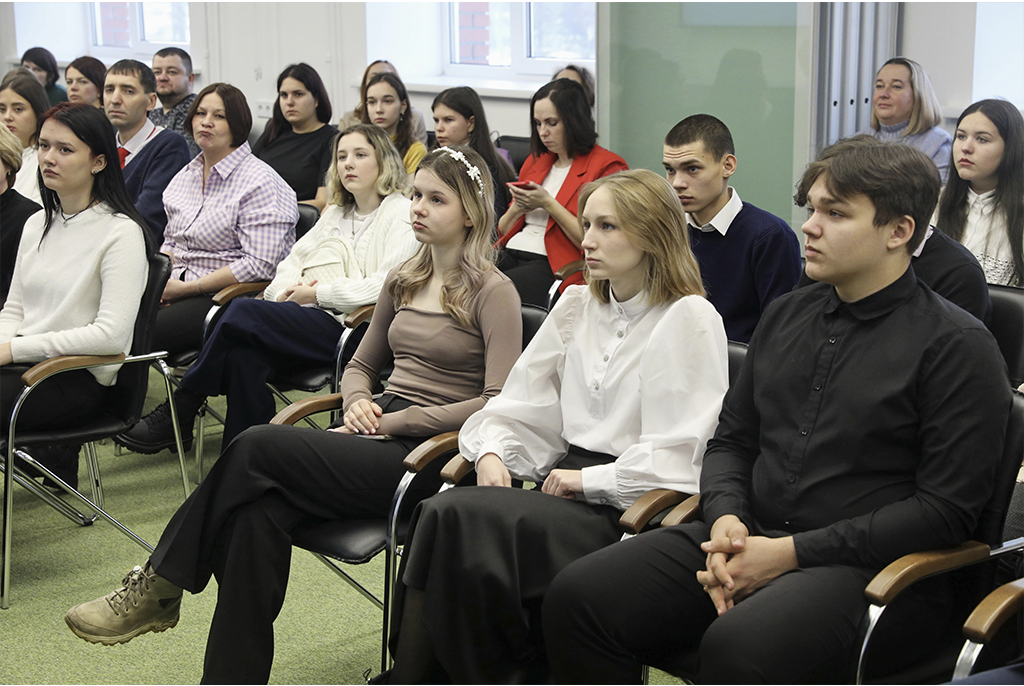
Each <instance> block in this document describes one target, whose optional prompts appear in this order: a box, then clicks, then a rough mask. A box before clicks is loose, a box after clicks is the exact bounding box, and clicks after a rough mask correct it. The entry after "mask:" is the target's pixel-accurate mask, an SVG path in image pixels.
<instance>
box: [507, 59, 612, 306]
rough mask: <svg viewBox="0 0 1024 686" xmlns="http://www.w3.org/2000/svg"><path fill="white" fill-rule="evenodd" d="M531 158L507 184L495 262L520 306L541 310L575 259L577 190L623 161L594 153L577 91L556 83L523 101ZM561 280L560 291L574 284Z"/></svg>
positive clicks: (590, 120) (593, 135) (586, 108)
mask: <svg viewBox="0 0 1024 686" xmlns="http://www.w3.org/2000/svg"><path fill="white" fill-rule="evenodd" d="M530 122H531V128H532V129H533V130H532V131H531V133H530V149H531V155H530V156H529V157H528V158H527V159H526V162H524V163H523V168H522V169H521V170H520V172H519V181H518V182H515V183H512V184H508V185H509V188H510V189H511V191H512V204H511V205H509V208H508V211H507V212H506V213H505V214H504V215H502V217H501V218H500V219H499V220H498V234H499V235H500V236H501V239H500V241H499V242H500V243H501V245H502V247H504V248H505V249H504V250H503V251H502V253H501V256H500V257H499V260H498V266H499V268H500V269H501V270H502V271H503V272H505V273H506V274H507V275H508V277H509V278H510V279H512V282H513V283H514V284H515V285H516V289H518V290H519V297H521V298H522V299H523V302H526V303H530V304H533V305H539V306H541V307H546V306H547V300H548V289H549V288H551V284H552V283H554V281H555V272H556V271H558V270H559V269H561V268H562V267H563V266H565V265H566V264H568V263H569V262H572V261H574V260H579V259H582V257H583V251H582V250H581V249H580V242H581V241H582V240H583V233H582V231H580V228H579V224H578V223H577V221H576V203H577V202H578V200H579V192H580V189H581V188H582V187H583V186H584V185H586V184H587V183H590V182H591V181H593V180H595V179H599V178H601V177H602V176H608V175H609V174H614V173H615V172H617V171H622V170H623V169H628V168H629V167H628V166H627V165H626V162H625V160H623V159H622V158H621V157H619V156H618V155H616V154H615V153H613V152H609V151H608V150H605V149H604V148H602V147H601V146H600V145H597V129H595V128H594V117H593V115H592V114H591V111H590V105H588V104H587V97H586V93H585V92H584V90H583V86H581V85H580V84H578V83H576V82H575V81H571V80H569V79H558V80H557V81H552V82H551V83H549V84H546V85H544V86H541V88H540V90H538V91H537V92H536V93H534V95H533V99H532V100H530ZM582 280H583V277H582V276H581V275H575V276H574V277H573V278H570V279H566V281H565V283H564V284H563V286H562V288H563V289H564V288H565V286H568V285H569V284H572V283H580V282H581V281H582Z"/></svg>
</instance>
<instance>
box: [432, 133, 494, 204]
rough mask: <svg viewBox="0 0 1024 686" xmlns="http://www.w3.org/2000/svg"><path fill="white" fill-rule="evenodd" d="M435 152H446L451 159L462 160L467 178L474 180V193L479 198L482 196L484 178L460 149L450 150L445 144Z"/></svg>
mask: <svg viewBox="0 0 1024 686" xmlns="http://www.w3.org/2000/svg"><path fill="white" fill-rule="evenodd" d="M437 152H443V153H447V154H448V156H449V157H451V158H452V159H456V160H458V161H459V162H462V164H464V165H466V175H467V176H469V178H471V179H473V180H474V181H476V186H477V192H476V194H477V195H479V196H480V197H481V198H482V197H484V179H483V176H481V174H480V168H479V167H477V166H476V165H473V164H470V162H469V160H467V159H466V156H465V155H463V154H462V151H460V150H452V149H451V148H449V147H448V146H447V145H446V146H444V147H443V148H438V149H437Z"/></svg>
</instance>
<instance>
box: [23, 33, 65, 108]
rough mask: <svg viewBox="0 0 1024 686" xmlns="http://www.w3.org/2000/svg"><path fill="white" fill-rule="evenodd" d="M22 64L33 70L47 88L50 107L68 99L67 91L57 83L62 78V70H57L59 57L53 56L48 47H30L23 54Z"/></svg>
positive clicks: (33, 73)
mask: <svg viewBox="0 0 1024 686" xmlns="http://www.w3.org/2000/svg"><path fill="white" fill-rule="evenodd" d="M21 66H23V67H25V68H26V69H28V70H29V71H30V72H32V76H34V77H36V79H38V80H39V84H40V85H41V86H42V87H43V88H44V89H46V97H47V99H48V100H49V101H50V107H52V106H54V105H56V104H57V103H58V102H67V101H68V94H67V92H66V91H65V90H64V88H63V87H62V86H60V84H58V83H57V80H58V79H60V72H59V71H57V58H55V57H54V56H53V53H52V52H50V51H49V50H47V49H46V48H29V49H28V50H26V51H25V54H24V55H22V56H21ZM47 109H49V108H47ZM40 114H42V112H40Z"/></svg>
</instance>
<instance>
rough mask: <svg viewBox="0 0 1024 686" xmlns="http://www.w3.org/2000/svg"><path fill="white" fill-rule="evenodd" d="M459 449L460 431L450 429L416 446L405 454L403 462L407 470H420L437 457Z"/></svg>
mask: <svg viewBox="0 0 1024 686" xmlns="http://www.w3.org/2000/svg"><path fill="white" fill-rule="evenodd" d="M458 449H459V432H458V431H448V432H446V433H443V434H438V435H437V436H431V437H430V438H428V439H427V440H425V441H423V442H422V443H420V444H419V445H418V446H416V448H415V449H413V451H412V452H411V453H409V454H408V455H406V456H405V459H404V460H403V461H402V464H403V465H405V469H406V471H410V472H419V471H421V470H422V469H423V468H424V467H426V466H427V465H428V464H430V463H431V462H433V461H434V460H435V459H437V458H438V457H440V456H441V455H444V454H445V453H450V452H452V451H453V450H458Z"/></svg>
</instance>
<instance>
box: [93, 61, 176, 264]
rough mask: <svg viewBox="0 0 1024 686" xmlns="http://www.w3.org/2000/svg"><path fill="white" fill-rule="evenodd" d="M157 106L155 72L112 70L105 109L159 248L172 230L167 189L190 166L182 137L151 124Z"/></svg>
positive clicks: (130, 64)
mask: <svg viewBox="0 0 1024 686" xmlns="http://www.w3.org/2000/svg"><path fill="white" fill-rule="evenodd" d="M154 107H156V77H155V76H153V70H152V69H150V68H149V67H147V66H146V65H145V64H143V63H142V62H139V61H137V60H121V61H120V62H116V63H115V64H114V65H113V66H112V67H110V69H108V70H107V76H106V80H105V82H104V85H103V108H104V110H105V111H106V113H107V118H108V119H110V123H111V124H113V125H114V128H115V129H117V152H118V155H119V157H120V162H121V168H122V169H123V170H124V182H125V186H126V187H127V188H128V195H129V196H131V199H132V202H134V203H135V207H136V208H137V209H138V210H139V212H140V213H141V214H142V216H143V217H145V219H146V222H147V223H148V224H149V229H150V231H152V235H153V238H154V240H155V241H156V243H157V244H159V243H161V242H163V232H164V227H165V226H166V225H167V214H166V213H165V212H164V203H163V193H164V189H165V188H166V187H167V184H168V183H170V181H171V179H172V178H173V177H174V175H175V174H177V173H178V171H180V170H181V168H182V167H184V166H185V165H186V164H188V162H189V153H188V143H186V142H185V139H184V137H182V136H181V134H179V133H175V132H174V131H170V130H167V129H164V128H163V127H161V126H156V125H155V124H153V122H151V121H150V120H149V118H148V117H147V116H146V115H147V113H148V112H149V111H150V110H151V109H153V108H154Z"/></svg>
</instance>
